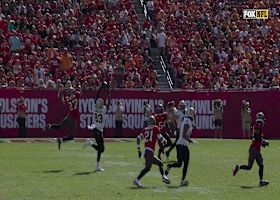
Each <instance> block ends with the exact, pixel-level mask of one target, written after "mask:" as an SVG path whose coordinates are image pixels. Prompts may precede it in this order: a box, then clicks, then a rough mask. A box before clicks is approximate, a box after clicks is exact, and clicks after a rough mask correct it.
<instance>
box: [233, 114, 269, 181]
mask: <svg viewBox="0 0 280 200" xmlns="http://www.w3.org/2000/svg"><path fill="white" fill-rule="evenodd" d="M264 122H265V116H264V114H263V113H262V112H259V113H257V115H256V124H255V125H254V127H253V134H252V144H251V146H250V148H249V158H248V165H241V166H240V165H236V166H235V169H234V170H233V176H235V175H236V174H237V172H238V170H239V169H244V170H251V169H252V166H253V164H254V161H255V160H256V162H257V164H258V166H259V177H260V182H259V186H266V185H268V183H269V182H268V181H265V180H263V169H264V165H263V157H262V154H261V146H263V147H266V146H269V143H268V141H266V140H264V139H263V126H264Z"/></svg>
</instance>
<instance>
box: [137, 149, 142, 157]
mask: <svg viewBox="0 0 280 200" xmlns="http://www.w3.org/2000/svg"><path fill="white" fill-rule="evenodd" d="M138 157H139V158H141V157H142V152H141V151H140V150H138Z"/></svg>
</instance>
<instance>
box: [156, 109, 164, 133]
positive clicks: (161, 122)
mask: <svg viewBox="0 0 280 200" xmlns="http://www.w3.org/2000/svg"><path fill="white" fill-rule="evenodd" d="M154 116H155V119H156V125H157V126H158V127H159V128H160V129H161V131H167V113H166V112H164V113H161V114H155V115H154Z"/></svg>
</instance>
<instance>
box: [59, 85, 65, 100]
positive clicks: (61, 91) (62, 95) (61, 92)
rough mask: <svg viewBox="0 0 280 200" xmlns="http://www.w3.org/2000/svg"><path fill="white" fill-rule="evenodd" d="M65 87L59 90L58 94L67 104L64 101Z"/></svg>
mask: <svg viewBox="0 0 280 200" xmlns="http://www.w3.org/2000/svg"><path fill="white" fill-rule="evenodd" d="M64 91H65V90H64V87H61V88H60V89H59V90H58V93H57V97H58V98H59V99H60V100H61V101H62V102H63V103H65V99H64Z"/></svg>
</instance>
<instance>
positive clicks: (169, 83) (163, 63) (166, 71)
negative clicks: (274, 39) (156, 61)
mask: <svg viewBox="0 0 280 200" xmlns="http://www.w3.org/2000/svg"><path fill="white" fill-rule="evenodd" d="M160 65H161V68H162V70H163V71H164V73H165V74H166V78H167V81H168V86H169V88H170V90H173V87H174V83H173V81H172V79H171V76H170V73H169V71H168V69H167V67H166V65H165V62H164V60H163V57H162V56H160Z"/></svg>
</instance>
